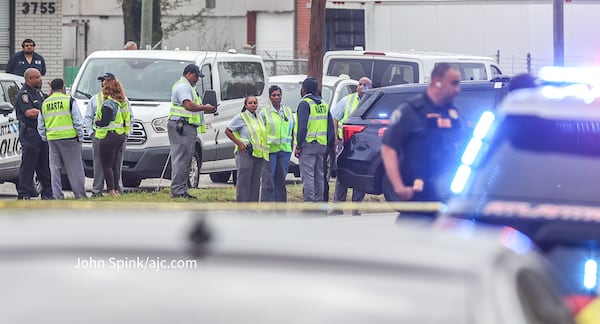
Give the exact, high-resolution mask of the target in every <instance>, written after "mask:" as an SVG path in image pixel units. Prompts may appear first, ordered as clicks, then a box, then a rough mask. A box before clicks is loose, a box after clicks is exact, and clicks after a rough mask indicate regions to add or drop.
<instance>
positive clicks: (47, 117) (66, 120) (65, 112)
mask: <svg viewBox="0 0 600 324" xmlns="http://www.w3.org/2000/svg"><path fill="white" fill-rule="evenodd" d="M42 115H43V116H44V125H45V126H46V138H47V139H48V140H49V141H52V140H59V139H67V138H75V137H77V131H76V130H75V127H73V116H72V115H71V97H69V96H68V95H66V94H64V93H60V92H55V93H53V94H51V95H50V97H48V98H46V100H44V102H43V104H42Z"/></svg>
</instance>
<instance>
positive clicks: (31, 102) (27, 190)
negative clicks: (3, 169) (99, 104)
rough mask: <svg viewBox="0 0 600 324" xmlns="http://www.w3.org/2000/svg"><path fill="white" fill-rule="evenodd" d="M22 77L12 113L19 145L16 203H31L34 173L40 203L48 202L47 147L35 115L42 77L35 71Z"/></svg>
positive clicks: (37, 109) (48, 172)
mask: <svg viewBox="0 0 600 324" xmlns="http://www.w3.org/2000/svg"><path fill="white" fill-rule="evenodd" d="M24 76H25V84H24V85H23V88H21V90H19V92H18V93H17V109H16V112H17V119H18V120H19V141H20V142H21V167H20V168H19V185H18V187H17V192H18V196H17V199H31V196H32V194H33V195H35V194H36V192H35V190H34V187H33V174H34V172H35V173H36V174H37V179H38V180H39V181H40V183H41V184H42V192H41V194H42V199H52V187H51V183H50V166H49V160H48V143H46V142H44V141H42V138H41V137H40V134H39V133H38V131H37V126H38V124H37V121H38V114H39V113H40V109H41V108H42V102H43V101H44V95H43V94H42V92H41V91H40V87H41V86H42V75H41V73H40V71H39V70H38V69H36V68H28V69H27V70H25V75H24Z"/></svg>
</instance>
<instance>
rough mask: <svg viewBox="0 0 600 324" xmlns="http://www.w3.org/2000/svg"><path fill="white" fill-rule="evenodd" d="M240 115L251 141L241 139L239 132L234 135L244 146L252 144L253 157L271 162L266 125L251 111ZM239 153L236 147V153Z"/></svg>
mask: <svg viewBox="0 0 600 324" xmlns="http://www.w3.org/2000/svg"><path fill="white" fill-rule="evenodd" d="M240 115H241V117H242V120H243V121H244V124H246V127H247V128H248V132H249V133H250V140H248V139H247V138H241V137H240V133H239V132H238V131H235V132H233V135H234V136H235V137H236V138H237V139H238V140H240V141H241V142H242V143H244V144H248V143H250V144H252V156H254V157H256V158H259V159H265V160H266V161H269V148H268V147H267V130H266V129H265V125H263V123H261V122H260V120H259V119H258V118H257V117H255V116H254V114H252V113H251V112H249V111H244V112H242V113H241V114H240ZM237 151H238V147H237V146H236V147H235V150H234V152H237Z"/></svg>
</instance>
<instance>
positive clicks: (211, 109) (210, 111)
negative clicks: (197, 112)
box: [202, 104, 217, 114]
mask: <svg viewBox="0 0 600 324" xmlns="http://www.w3.org/2000/svg"><path fill="white" fill-rule="evenodd" d="M202 107H203V109H202V111H204V112H205V113H207V114H214V113H215V112H216V111H217V107H215V106H213V105H211V104H205V105H202Z"/></svg>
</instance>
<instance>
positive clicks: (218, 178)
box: [210, 171, 231, 183]
mask: <svg viewBox="0 0 600 324" xmlns="http://www.w3.org/2000/svg"><path fill="white" fill-rule="evenodd" d="M229 178H231V171H225V172H215V173H211V174H210V180H212V182H214V183H227V181H229Z"/></svg>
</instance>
